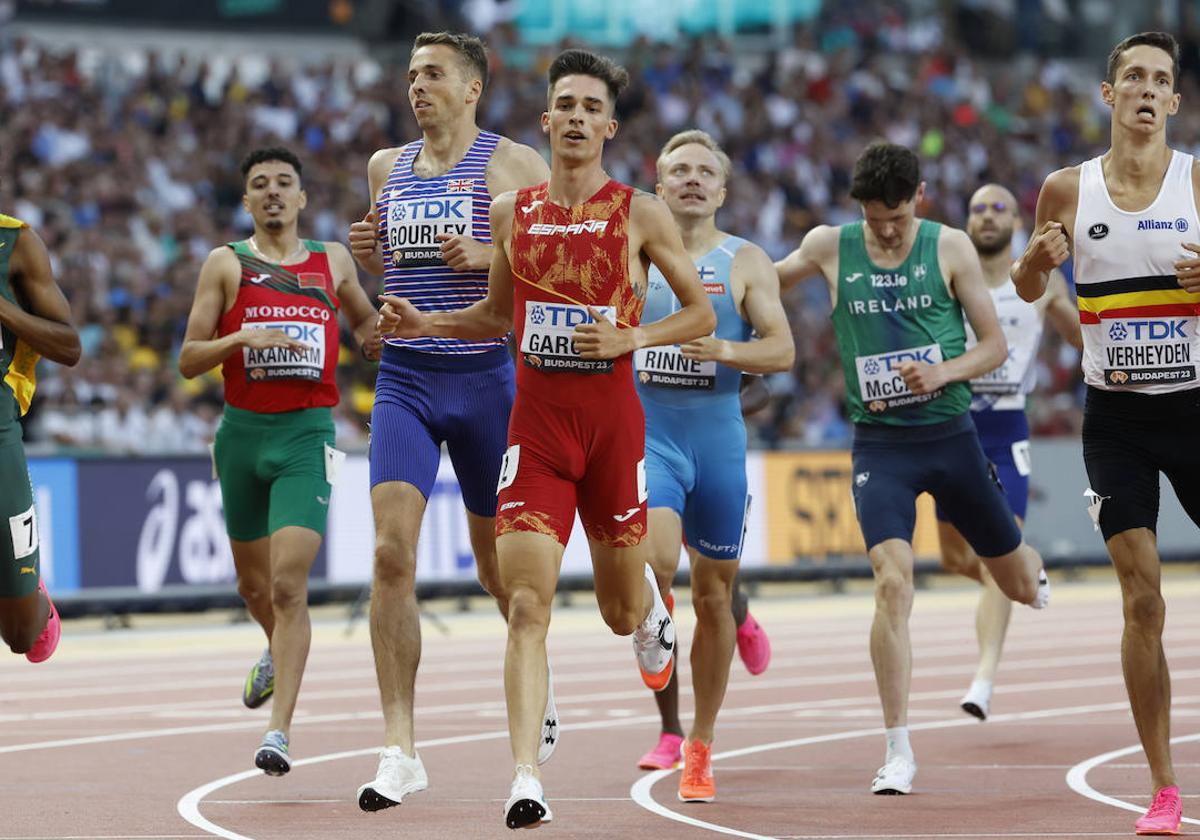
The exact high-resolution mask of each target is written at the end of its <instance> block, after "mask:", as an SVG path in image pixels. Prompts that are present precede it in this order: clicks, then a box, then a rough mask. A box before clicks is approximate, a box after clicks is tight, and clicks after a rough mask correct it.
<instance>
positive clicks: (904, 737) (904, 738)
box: [884, 726, 914, 762]
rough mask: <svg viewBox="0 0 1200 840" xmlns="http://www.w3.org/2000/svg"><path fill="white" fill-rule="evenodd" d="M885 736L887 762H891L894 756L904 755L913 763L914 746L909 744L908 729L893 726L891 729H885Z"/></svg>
mask: <svg viewBox="0 0 1200 840" xmlns="http://www.w3.org/2000/svg"><path fill="white" fill-rule="evenodd" d="M884 735H886V736H887V758H886V759H885V762H886V761H891V760H892V757H893V756H897V755H902V756H904V757H905V758H907V759H908V760H909V761H913V760H914V759H913V751H912V744H910V743H909V742H908V727H907V726H893V727H892V728H891V729H885V730H884Z"/></svg>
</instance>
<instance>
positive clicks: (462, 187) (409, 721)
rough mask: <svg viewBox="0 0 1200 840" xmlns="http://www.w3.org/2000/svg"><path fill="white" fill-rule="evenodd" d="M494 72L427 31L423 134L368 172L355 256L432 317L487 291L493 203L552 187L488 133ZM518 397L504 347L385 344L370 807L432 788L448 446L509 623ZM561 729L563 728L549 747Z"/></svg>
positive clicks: (476, 544)
mask: <svg viewBox="0 0 1200 840" xmlns="http://www.w3.org/2000/svg"><path fill="white" fill-rule="evenodd" d="M487 75H488V61H487V53H486V50H485V48H484V45H483V42H482V41H480V40H479V39H478V38H474V37H472V36H470V35H456V34H451V33H447V32H439V33H424V34H422V35H419V36H418V37H417V39H416V41H415V42H414V46H413V53H412V58H411V59H410V61H409V71H408V96H409V101H410V103H411V104H412V108H413V114H414V115H415V116H416V120H417V123H418V125H420V127H421V131H422V137H421V139H420V140H417V141H415V142H413V143H409V144H407V145H405V146H401V147H399V148H390V149H381V150H380V151H378V152H376V153H375V154H374V155H373V156H372V157H371V161H370V163H369V164H368V166H367V178H368V182H369V187H370V190H371V207H372V209H371V211H370V212H369V213H368V214H367V215H366V217H365V218H364V219H363V220H362V221H361V222H356V223H355V224H354V225H352V226H351V230H350V247H351V250H352V252H353V253H354V256H355V258H356V259H357V260H358V262H359V264H360V265H361V266H362V267H363V268H364V269H366V270H367V271H369V272H371V273H372V274H375V275H383V276H384V284H385V290H386V292H387V293H389V294H394V295H399V296H402V297H405V298H407V299H408V300H410V301H412V302H413V303H414V304H415V305H416V306H417V307H418V308H419V309H421V310H423V311H427V312H444V311H450V310H458V309H462V308H465V307H467V306H469V305H471V304H473V303H475V302H476V301H479V300H482V299H483V298H484V297H485V296H486V295H487V279H488V267H489V266H490V265H491V260H492V245H491V233H490V230H489V226H488V207H489V206H490V204H491V200H492V196H496V195H499V194H500V193H502V192H505V191H508V190H515V189H520V188H523V187H527V186H532V185H534V184H538V183H541V182H542V181H545V180H546V179H547V178H548V177H549V168H548V167H547V166H546V163H545V161H544V160H542V158H541V156H540V155H539V154H538V153H537V152H535V151H534V150H533V149H531V148H529V147H528V146H522V145H520V144H517V143H514V142H512V141H511V140H508V139H506V138H504V137H500V136H498V135H496V134H492V133H490V132H485V131H481V130H480V129H479V128H478V126H477V125H476V123H475V111H476V106H477V104H478V102H479V97H480V96H481V94H482V93H483V89H484V87H485V86H486V84H487ZM513 388H514V382H513V367H512V361H511V360H510V358H509V355H508V351H507V349H506V348H505V340H504V339H495V338H488V339H485V340H480V341H459V340H452V339H437V338H429V339H417V340H410V341H404V340H399V339H388V340H387V342H386V344H385V346H384V347H383V350H382V358H381V361H380V367H379V375H378V378H377V380H376V385H375V405H374V409H373V410H372V412H371V443H370V465H371V507H372V509H373V511H374V518H375V568H374V582H373V585H372V587H371V643H372V647H373V649H374V652H375V669H376V672H377V674H378V677H379V692H380V699H381V701H382V705H383V716H384V728H385V732H384V749H383V752H382V755H381V758H380V762H379V769H378V772H377V773H376V778H375V779H374V780H373V781H371V782H369V783H367V784H365V785H363V786H362V787H361V788H359V792H358V801H359V806H360V807H361V808H362V809H363V810H367V811H377V810H379V809H381V808H388V807H391V806H393V805H398V804H400V802H401V800H402V799H403V797H404V796H405V795H407V794H409V793H413V792H416V791H419V790H424V789H425V788H426V787H427V786H428V780H427V778H426V775H425V768H424V766H423V765H422V764H421V760H420V758H419V757H418V756H417V755H416V751H415V747H414V742H413V683H414V681H415V679H416V672H417V664H418V662H419V660H420V651H421V631H420V624H419V619H418V612H417V602H416V596H415V594H414V589H413V586H414V579H415V577H416V550H417V538H418V536H419V534H420V530H421V518H422V516H423V514H424V512H425V504H426V502H427V500H428V498H429V494H430V492H431V490H432V488H433V484H434V481H435V479H436V477H437V470H438V463H439V461H440V459H441V447H442V444H443V443H444V444H445V445H446V448H447V450H448V452H449V455H450V459H451V461H452V462H453V464H454V470H455V473H456V474H457V476H458V481H459V484H460V485H461V486H462V495H463V503H464V505H465V506H466V510H467V525H468V530H469V533H470V539H471V548H472V551H473V552H474V554H475V563H476V568H477V571H478V574H479V580H480V583H481V584H482V585H483V587H484V589H486V590H487V591H488V592H490V593H491V594H492V595H493V596H495V598H496V600H497V603H498V604H499V606H500V611H501V612H502V613H505V614H507V609H508V604H507V601H506V600H505V598H504V594H503V593H502V592H501V591H500V587H499V584H498V581H499V574H498V569H497V563H496V546H495V537H494V536H493V534H494V523H495V515H496V483H497V480H498V478H499V475H500V462H501V459H502V458H503V456H504V450H505V448H506V433H507V429H508V416H509V412H510V411H511V409H512V401H513ZM555 718H556V716H555ZM556 731H557V723H555V726H554V727H553V728H552V731H551V737H554V736H555V734H556ZM550 746H551V747H552V746H553V741H551V743H550Z"/></svg>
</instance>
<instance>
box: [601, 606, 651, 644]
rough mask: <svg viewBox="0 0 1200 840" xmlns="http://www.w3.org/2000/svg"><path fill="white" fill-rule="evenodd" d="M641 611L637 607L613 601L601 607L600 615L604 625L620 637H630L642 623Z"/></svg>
mask: <svg viewBox="0 0 1200 840" xmlns="http://www.w3.org/2000/svg"><path fill="white" fill-rule="evenodd" d="M639 613H640V610H639V609H638V607H637V605H634V604H629V603H625V602H623V601H620V600H617V599H613V600H611V601H608V602H607V603H602V604H601V605H600V615H601V616H602V617H603V618H604V623H605V624H607V625H608V628H609V629H610V630H612V631H613V632H614V633H616V634H617V635H618V636H628V635H629V634H630V633H632V632H633V631H634V630H636V629H637V626H638V625H639V624H641V623H642V618H643V616H641V615H640V614H639Z"/></svg>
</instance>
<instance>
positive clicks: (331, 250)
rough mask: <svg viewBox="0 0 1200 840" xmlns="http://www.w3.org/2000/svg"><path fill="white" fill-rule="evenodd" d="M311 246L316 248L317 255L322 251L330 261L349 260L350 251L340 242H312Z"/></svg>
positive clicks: (319, 240) (318, 240) (320, 240)
mask: <svg viewBox="0 0 1200 840" xmlns="http://www.w3.org/2000/svg"><path fill="white" fill-rule="evenodd" d="M313 244H314V245H316V246H318V253H320V251H324V252H325V253H326V254H327V255H328V256H329V258H330V259H337V260H340V259H342V258H343V257H345V258H347V259H351V257H350V249H349V248H347V247H346V246H345V245H344V244H343V243H341V242H326V241H325V240H322V239H316V240H313Z"/></svg>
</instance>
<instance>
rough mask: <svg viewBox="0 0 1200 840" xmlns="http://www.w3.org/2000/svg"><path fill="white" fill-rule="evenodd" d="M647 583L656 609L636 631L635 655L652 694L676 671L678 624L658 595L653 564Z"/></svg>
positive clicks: (661, 688) (648, 568)
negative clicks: (676, 630)
mask: <svg viewBox="0 0 1200 840" xmlns="http://www.w3.org/2000/svg"><path fill="white" fill-rule="evenodd" d="M646 580H648V581H649V582H650V591H651V592H652V593H653V594H654V606H653V607H651V608H650V614H649V615H647V616H646V620H645V621H643V622H642V623H641V624H639V625H638V626H637V629H635V630H634V631H633V652H634V653H635V654H637V662H638V668H639V669H640V670H641V672H642V682H644V683H645V684H646V687H647V688H649V689H650V690H651V691H662V690H663V689H664V688H666V687H667V683H669V682H670V681H671V673H672V672H673V671H674V670H675V669H674V664H675V622H674V621H673V620H672V619H671V613H670V611H668V610H667V605H666V604H665V603H663V599H662V595H660V594H659V592H658V584H657V583H656V582H655V579H654V572H653V570H651V568H650V564H649V563H647V564H646Z"/></svg>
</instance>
